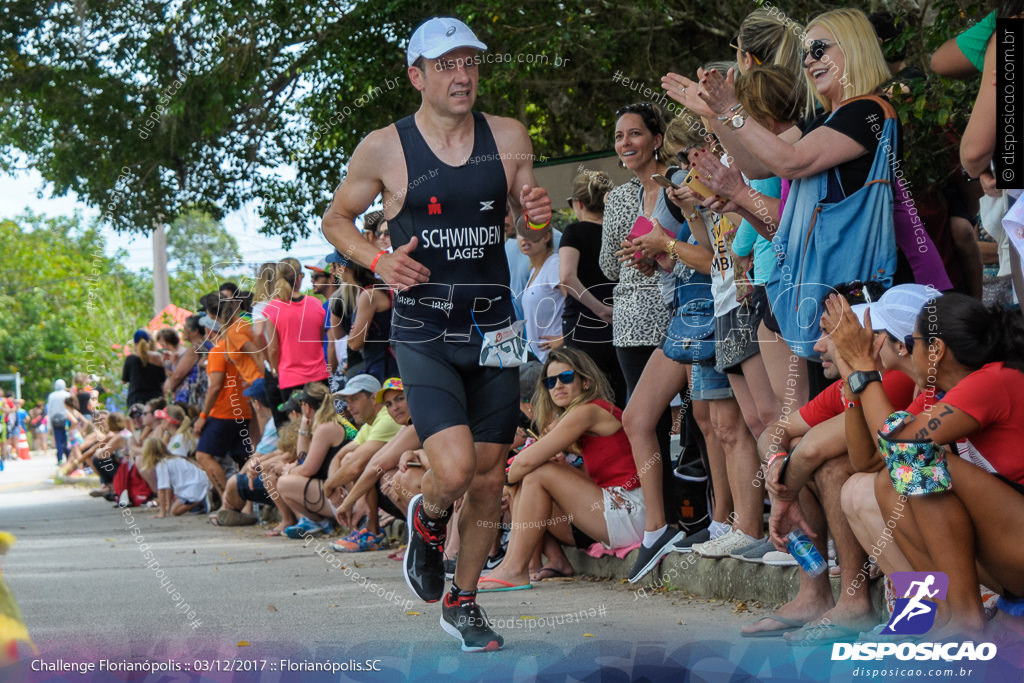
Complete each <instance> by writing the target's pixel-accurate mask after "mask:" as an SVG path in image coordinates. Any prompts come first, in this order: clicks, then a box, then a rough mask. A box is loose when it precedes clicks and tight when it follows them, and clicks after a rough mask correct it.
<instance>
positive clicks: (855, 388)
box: [847, 370, 882, 394]
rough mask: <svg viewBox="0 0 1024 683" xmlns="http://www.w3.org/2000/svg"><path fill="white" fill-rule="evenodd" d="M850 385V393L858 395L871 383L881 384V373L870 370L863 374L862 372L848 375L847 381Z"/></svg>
mask: <svg viewBox="0 0 1024 683" xmlns="http://www.w3.org/2000/svg"><path fill="white" fill-rule="evenodd" d="M847 381H848V382H849V383H850V391H851V392H853V393H854V394H859V393H860V392H862V391H864V387H866V386H867V385H869V384H871V383H872V382H881V381H882V373H880V372H879V371H878V370H871V371H868V372H865V371H863V370H861V371H858V372H854V373H852V374H851V375H850V379H848V380H847Z"/></svg>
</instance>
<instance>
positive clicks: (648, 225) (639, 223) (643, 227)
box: [626, 216, 654, 261]
mask: <svg viewBox="0 0 1024 683" xmlns="http://www.w3.org/2000/svg"><path fill="white" fill-rule="evenodd" d="M651 230H654V223H652V222H651V221H650V219H649V218H647V217H646V216H637V217H636V221H635V222H634V223H633V229H632V230H630V231H629V234H628V235H626V239H627V240H629V241H631V242H632V241H633V240H635V239H636V238H637V237H643V236H644V235H646V234H647V233H649V232H650V231H651ZM643 257H644V255H643V253H642V252H640V250H637V251H635V252H633V258H634V259H635V260H637V261H639V260H640V259H642V258H643Z"/></svg>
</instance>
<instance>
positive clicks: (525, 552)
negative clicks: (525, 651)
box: [480, 348, 644, 592]
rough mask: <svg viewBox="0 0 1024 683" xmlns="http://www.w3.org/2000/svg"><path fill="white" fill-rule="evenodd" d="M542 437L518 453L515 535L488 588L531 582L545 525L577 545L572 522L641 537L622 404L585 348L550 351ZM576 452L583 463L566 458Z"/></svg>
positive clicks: (539, 399) (610, 540)
mask: <svg viewBox="0 0 1024 683" xmlns="http://www.w3.org/2000/svg"><path fill="white" fill-rule="evenodd" d="M533 415H534V420H535V422H536V424H537V428H538V430H539V432H540V435H541V436H540V438H539V439H538V440H537V441H536V442H534V443H533V444H532V445H530V446H527V447H526V448H524V449H523V450H522V451H520V452H519V455H517V456H516V457H515V459H514V460H513V461H512V464H511V465H510V466H509V468H508V473H507V477H508V481H509V483H511V484H518V485H519V486H518V491H517V492H516V494H515V497H514V499H513V502H512V535H511V537H510V539H509V544H508V550H507V552H506V554H505V559H504V560H503V561H502V563H501V564H500V565H499V566H498V567H497V568H495V569H494V571H492V572H491V573H490V574H489V575H488V576H486V577H484V578H482V579H480V588H481V592H482V591H483V590H492V591H497V590H516V589H521V588H529V586H530V573H529V564H530V557H531V556H532V555H533V552H534V550H535V549H536V547H537V546H538V544H539V543H540V542H541V541H542V540H543V538H544V534H545V532H550V533H551V534H552V535H554V536H555V538H556V539H558V540H559V541H560V542H561V543H564V544H566V545H574V541H573V533H572V529H571V528H570V525H569V524H567V523H566V522H571V523H572V525H574V526H576V527H577V528H579V530H580V531H582V532H583V533H585V534H587V535H588V536H590V537H591V538H594V539H596V540H598V541H600V542H601V543H603V544H604V545H605V546H607V547H609V548H622V547H627V546H631V545H633V544H635V543H639V542H640V539H641V538H643V532H644V499H643V495H642V494H641V492H640V478H639V476H638V475H637V471H636V465H635V464H634V462H633V453H632V451H631V450H630V447H629V440H628V439H627V438H626V433H625V431H624V430H623V429H622V411H621V410H619V409H618V408H617V407H615V406H614V405H613V404H612V402H611V390H610V389H609V387H608V380H606V379H605V377H604V374H603V373H602V372H601V371H600V370H599V369H598V368H597V366H596V365H595V364H594V361H592V360H591V359H590V357H589V356H587V355H586V354H585V353H583V352H582V351H578V350H577V349H572V348H560V349H555V350H554V351H552V352H551V353H550V354H549V355H548V359H547V362H546V363H545V364H544V369H543V372H542V374H541V377H540V380H539V382H538V383H537V391H536V392H535V393H534V398H533ZM570 451H573V452H578V453H579V454H580V455H581V456H582V458H583V467H581V468H576V467H573V466H572V465H570V464H568V463H567V462H566V459H565V455H564V454H565V453H569V452H570Z"/></svg>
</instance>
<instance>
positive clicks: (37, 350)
mask: <svg viewBox="0 0 1024 683" xmlns="http://www.w3.org/2000/svg"><path fill="white" fill-rule="evenodd" d="M0 244H3V245H4V256H3V259H0V372H4V373H7V372H20V373H21V374H22V376H24V377H25V381H26V384H25V387H24V395H25V396H26V397H27V398H30V399H33V400H38V399H43V398H45V397H46V394H47V393H48V392H49V391H50V390H51V389H52V381H53V380H54V379H55V378H57V377H63V378H64V379H65V380H66V381H68V382H69V383H70V381H71V376H72V373H73V372H88V373H90V374H96V375H98V376H99V377H100V378H101V379H102V383H103V385H104V386H105V387H106V388H108V389H111V390H114V391H115V393H116V392H119V391H120V388H121V365H122V363H123V360H124V358H123V356H121V355H120V354H119V352H118V351H117V350H115V349H114V348H113V347H114V346H115V345H118V346H120V345H122V344H124V343H125V342H126V341H129V342H130V340H131V336H132V333H133V332H134V330H135V329H137V328H138V327H140V326H142V325H144V324H145V323H147V322H148V321H149V318H150V316H149V309H150V306H151V304H150V298H151V293H150V289H151V286H150V285H149V284H148V282H147V281H146V280H145V278H144V277H142V276H139V275H136V274H133V273H131V272H130V271H128V270H127V269H126V268H125V267H124V266H123V265H121V264H120V262H119V259H117V258H110V257H108V256H106V255H105V253H104V249H105V246H106V245H105V243H104V239H103V237H102V235H101V234H100V233H99V231H98V230H97V228H96V227H95V226H90V227H85V226H83V225H82V224H81V220H80V218H79V217H78V216H77V215H76V216H74V217H71V218H67V217H63V218H46V217H43V216H38V215H32V214H27V215H24V216H19V217H18V218H15V219H14V220H0Z"/></svg>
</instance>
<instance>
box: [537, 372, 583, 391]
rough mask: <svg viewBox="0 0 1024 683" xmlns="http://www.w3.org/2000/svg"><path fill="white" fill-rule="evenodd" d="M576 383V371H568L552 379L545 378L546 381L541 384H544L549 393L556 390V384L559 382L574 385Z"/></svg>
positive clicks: (543, 380)
mask: <svg viewBox="0 0 1024 683" xmlns="http://www.w3.org/2000/svg"><path fill="white" fill-rule="evenodd" d="M575 381H576V372H575V371H574V370H566V371H565V372H561V373H559V374H557V375H553V376H551V377H545V378H544V379H542V380H541V382H542V383H543V384H544V388H545V389H547V390H548V391H551V390H552V389H554V388H555V384H557V383H558V382H561V383H562V384H572V383H573V382H575Z"/></svg>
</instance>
